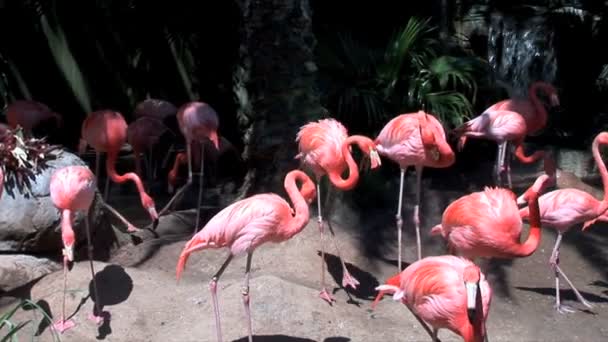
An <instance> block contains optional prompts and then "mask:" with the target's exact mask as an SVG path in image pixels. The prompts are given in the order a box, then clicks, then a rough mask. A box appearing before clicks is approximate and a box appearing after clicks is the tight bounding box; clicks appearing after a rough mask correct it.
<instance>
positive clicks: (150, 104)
mask: <svg viewBox="0 0 608 342" xmlns="http://www.w3.org/2000/svg"><path fill="white" fill-rule="evenodd" d="M175 113H177V108H176V107H175V106H174V105H173V104H172V103H171V102H168V101H165V100H159V99H152V98H150V99H145V100H143V101H141V102H139V103H138V104H137V105H136V106H135V110H134V111H133V114H134V116H135V117H136V118H140V117H151V118H155V119H158V120H161V121H163V120H165V119H166V118H168V117H170V116H172V115H175Z"/></svg>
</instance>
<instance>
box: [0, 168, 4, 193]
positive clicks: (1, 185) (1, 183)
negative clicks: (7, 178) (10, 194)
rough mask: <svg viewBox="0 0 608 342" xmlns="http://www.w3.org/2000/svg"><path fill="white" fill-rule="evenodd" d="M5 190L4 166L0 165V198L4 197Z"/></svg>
mask: <svg viewBox="0 0 608 342" xmlns="http://www.w3.org/2000/svg"><path fill="white" fill-rule="evenodd" d="M3 192H4V171H3V170H2V167H0V198H2V193H3Z"/></svg>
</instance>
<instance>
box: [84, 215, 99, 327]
mask: <svg viewBox="0 0 608 342" xmlns="http://www.w3.org/2000/svg"><path fill="white" fill-rule="evenodd" d="M84 222H85V231H86V234H87V252H88V256H89V264H90V266H91V280H92V281H93V300H94V301H95V302H94V303H93V304H94V307H93V314H92V315H90V316H89V319H90V320H92V321H94V322H95V323H97V324H100V323H102V322H103V317H102V316H101V307H100V305H101V304H100V302H99V292H98V291H97V280H95V267H94V266H93V243H92V241H91V229H90V227H89V213H88V211H87V213H86V214H85V218H84Z"/></svg>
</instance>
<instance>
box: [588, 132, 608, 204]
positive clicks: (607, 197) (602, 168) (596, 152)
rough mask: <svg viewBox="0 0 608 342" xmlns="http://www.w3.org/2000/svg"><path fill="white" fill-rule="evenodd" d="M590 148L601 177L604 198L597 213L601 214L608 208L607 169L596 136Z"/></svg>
mask: <svg viewBox="0 0 608 342" xmlns="http://www.w3.org/2000/svg"><path fill="white" fill-rule="evenodd" d="M591 150H592V153H593V159H595V164H596V165H597V168H598V170H599V172H600V175H601V177H602V185H603V186H604V199H602V203H601V206H600V208H599V210H600V213H599V214H600V215H601V214H603V213H604V211H606V209H607V208H608V170H607V169H606V164H605V163H604V160H603V159H602V155H601V154H600V142H599V139H598V138H597V137H596V138H595V140H593V145H592V146H591Z"/></svg>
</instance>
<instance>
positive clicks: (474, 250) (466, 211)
mask: <svg viewBox="0 0 608 342" xmlns="http://www.w3.org/2000/svg"><path fill="white" fill-rule="evenodd" d="M554 183H555V178H553V177H550V176H548V175H546V174H542V175H540V176H539V177H538V178H537V179H536V181H535V182H534V184H533V185H532V186H531V187H530V188H529V189H528V190H526V192H525V199H526V201H527V203H528V205H529V206H530V208H531V209H532V215H531V217H530V231H529V233H528V237H527V238H526V241H525V242H523V243H522V242H520V239H521V230H522V225H523V224H522V220H521V217H520V216H519V208H518V206H517V202H516V197H515V194H514V193H513V192H512V191H511V190H509V189H505V188H490V187H486V188H485V189H484V191H478V192H474V193H471V194H468V195H465V196H462V197H460V198H458V199H457V200H455V201H454V202H452V203H450V205H448V207H447V208H446V209H445V210H444V212H443V217H442V219H441V224H439V225H437V226H435V227H433V228H432V229H431V235H441V236H442V237H443V238H444V239H445V240H446V241H447V244H448V250H449V252H450V253H451V254H457V255H461V256H464V257H466V258H469V259H472V260H473V259H475V258H479V257H482V258H483V257H485V258H522V257H527V256H530V255H531V254H532V253H534V252H535V251H536V249H537V248H538V245H539V244H540V239H541V228H540V216H539V212H538V210H539V209H538V197H539V194H540V193H541V192H543V191H544V190H545V189H546V188H547V187H549V186H551V185H553V184H554Z"/></svg>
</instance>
